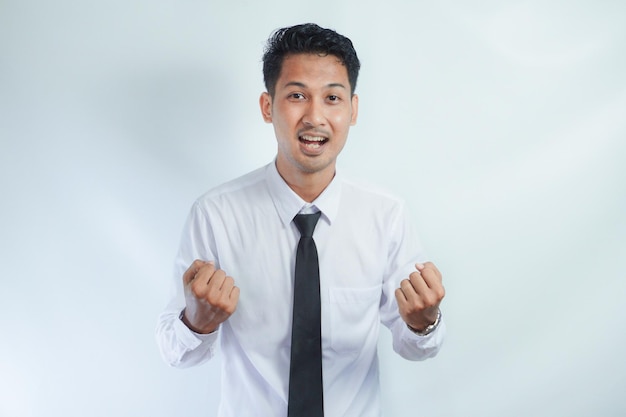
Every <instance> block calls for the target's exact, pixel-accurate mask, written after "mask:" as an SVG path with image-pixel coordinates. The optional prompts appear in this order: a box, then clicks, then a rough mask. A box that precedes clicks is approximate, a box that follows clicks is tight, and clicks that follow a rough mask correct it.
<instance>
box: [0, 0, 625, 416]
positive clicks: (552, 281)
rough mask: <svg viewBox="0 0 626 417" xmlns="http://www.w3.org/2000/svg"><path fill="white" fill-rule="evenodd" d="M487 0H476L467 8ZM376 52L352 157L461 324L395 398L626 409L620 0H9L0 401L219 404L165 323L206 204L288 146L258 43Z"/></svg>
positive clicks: (468, 410) (523, 411)
mask: <svg viewBox="0 0 626 417" xmlns="http://www.w3.org/2000/svg"><path fill="white" fill-rule="evenodd" d="M470 3H474V4H470ZM307 21H314V22H317V23H319V24H321V25H323V26H328V27H332V28H335V29H337V30H338V31H339V32H341V33H344V34H346V35H348V36H349V37H350V38H351V39H352V40H353V42H354V43H355V46H356V48H357V51H358V53H359V56H360V58H361V60H362V63H363V67H362V73H361V77H360V80H359V85H358V87H357V93H359V95H360V118H359V121H358V124H357V126H355V127H354V128H353V129H352V131H351V136H350V140H349V141H348V145H347V146H346V148H345V150H344V153H343V154H342V156H341V157H340V161H339V164H340V167H341V168H342V169H343V170H345V171H348V172H350V173H351V174H355V175H360V176H362V177H365V178H366V179H368V180H371V181H374V182H377V183H379V184H380V185H383V186H385V187H387V188H388V189H390V190H392V191H394V192H395V193H397V194H399V195H401V196H403V197H404V198H406V200H407V201H408V204H409V206H410V208H411V210H412V214H413V215H414V218H415V222H416V224H417V226H418V230H419V231H420V234H421V237H422V240H423V242H424V243H425V246H426V248H427V250H428V252H429V253H430V255H431V257H432V259H433V260H434V261H435V262H436V263H437V264H438V265H439V267H440V269H441V270H442V271H443V273H444V278H445V283H446V286H447V290H448V295H447V297H446V299H445V301H444V305H443V310H444V314H445V318H446V320H447V323H448V328H449V337H448V339H447V341H446V345H445V346H444V348H443V350H442V352H441V354H440V356H439V357H438V358H437V359H435V360H432V361H427V362H424V363H411V362H407V361H404V360H402V359H401V358H399V357H397V356H395V355H394V354H393V353H392V351H391V348H390V343H389V342H390V338H389V335H388V332H387V331H386V330H384V331H383V334H382V336H381V343H380V353H381V363H382V390H383V398H384V406H385V411H386V415H387V416H389V417H396V416H409V415H411V416H414V415H417V416H424V417H434V416H445V417H449V416H464V417H470V416H476V417H490V416H494V417H495V416H520V417H522V416H533V417H538V416H559V417H561V416H593V417H596V416H623V415H625V414H626V400H625V399H624V392H626V380H625V378H626V361H625V360H624V359H623V353H624V342H626V332H625V327H626V326H625V325H626V313H625V312H624V308H623V306H624V302H623V300H624V296H625V295H626V280H625V279H624V278H625V273H624V268H623V264H624V260H625V259H626V222H625V220H624V213H625V211H626V168H625V166H624V162H623V160H624V158H625V157H626V117H625V116H626V77H625V75H624V74H626V24H625V22H626V3H624V2H623V1H608V0H605V1H504V2H501V1H483V2H463V1H439V2H436V1H435V2H433V1H430V2H426V1H415V2H409V1H399V0H388V1H383V2H380V1H376V2H369V1H356V0H354V1H341V2H339V1H335V0H333V1H317V2H303V3H298V2H295V1H287V0H285V1H266V2H253V1H234V2H233V1H230V2H225V1H224V2H218V1H191V0H177V1H168V0H150V1H147V0H145V1H120V0H111V1H107V2H104V1H101V2H95V1H79V0H75V1H67V0H59V1H55V2H52V1H43V0H20V1H18V0H1V1H0V138H1V142H0V143H1V145H0V193H1V194H0V195H1V204H0V213H1V216H0V236H1V237H0V239H1V240H0V256H1V262H0V279H1V281H0V340H1V342H0V415H1V416H7V417H18V416H19V417H30V416H37V417H39V416H64V417H68V416H91V417H99V416H115V417H118V416H153V417H160V416H163V417H165V416H182V415H196V416H199V415H206V416H211V415H214V413H215V411H216V407H217V400H218V396H219V395H218V393H219V389H220V388H219V359H217V360H216V361H214V362H211V363H209V364H207V365H204V366H201V367H198V368H194V369H189V370H176V369H170V368H168V367H167V366H166V365H164V364H163V362H161V360H160V358H159V356H158V353H157V348H156V345H155V341H154V334H153V332H154V326H155V321H156V316H157V315H158V313H159V312H160V310H161V308H162V307H163V306H164V305H165V303H166V301H167V297H168V293H169V286H170V282H171V280H172V277H171V271H172V265H173V258H174V255H175V252H176V249H177V245H178V239H179V235H180V231H181V228H182V225H183V222H184V219H185V217H186V215H187V212H188V210H189V207H190V206H191V203H192V202H193V200H194V199H195V198H196V197H197V196H198V195H200V194H201V193H202V192H204V191H205V190H207V189H208V188H210V187H213V186H215V185H217V184H219V183H222V182H224V181H226V180H228V179H231V178H233V177H236V176H239V175H241V174H243V173H245V172H247V171H249V170H252V169H254V168H256V167H258V166H260V165H262V164H265V163H267V162H269V161H270V160H271V159H272V157H273V156H274V153H275V139H274V137H273V131H272V128H271V126H270V125H266V124H264V123H263V121H262V119H261V115H260V112H259V109H258V97H259V95H260V93H261V92H262V91H263V85H262V76H261V63H260V60H261V55H262V48H263V44H264V41H265V39H266V38H267V37H268V35H269V34H270V33H271V31H272V30H273V29H276V28H278V27H282V26H286V25H291V24H295V23H302V22H307Z"/></svg>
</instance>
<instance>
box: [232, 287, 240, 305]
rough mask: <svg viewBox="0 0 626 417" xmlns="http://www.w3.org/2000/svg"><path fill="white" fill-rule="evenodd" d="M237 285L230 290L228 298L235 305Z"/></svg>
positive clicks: (237, 295)
mask: <svg viewBox="0 0 626 417" xmlns="http://www.w3.org/2000/svg"><path fill="white" fill-rule="evenodd" d="M239 293H240V290H239V287H237V286H234V287H233V289H232V290H231V291H230V299H231V301H232V302H233V303H235V305H236V304H237V303H238V302H239Z"/></svg>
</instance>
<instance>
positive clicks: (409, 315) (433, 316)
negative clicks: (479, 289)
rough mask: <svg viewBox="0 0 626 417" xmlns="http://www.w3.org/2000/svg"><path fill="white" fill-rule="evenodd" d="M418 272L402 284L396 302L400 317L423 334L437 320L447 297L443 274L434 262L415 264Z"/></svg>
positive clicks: (413, 273)
mask: <svg viewBox="0 0 626 417" xmlns="http://www.w3.org/2000/svg"><path fill="white" fill-rule="evenodd" d="M415 268H416V269H417V271H415V272H412V273H411V275H409V278H408V279H403V280H402V282H400V288H398V289H397V290H396V300H398V307H399V309H400V316H401V317H402V319H403V320H404V321H405V322H406V324H408V325H409V327H410V328H411V329H413V330H415V331H417V332H421V331H423V330H424V329H426V327H428V326H429V325H431V324H433V323H434V322H435V320H437V314H438V312H439V304H440V303H441V300H442V299H443V297H444V296H445V295H446V291H445V289H444V288H443V284H442V282H441V281H442V280H441V272H439V270H438V269H437V267H436V266H435V265H434V264H433V263H432V262H426V263H425V264H415Z"/></svg>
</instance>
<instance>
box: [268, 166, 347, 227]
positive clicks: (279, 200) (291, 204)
mask: <svg viewBox="0 0 626 417" xmlns="http://www.w3.org/2000/svg"><path fill="white" fill-rule="evenodd" d="M265 177H266V181H267V185H268V188H269V191H270V195H271V196H272V200H273V201H274V206H275V207H276V211H277V212H278V215H279V216H280V219H281V221H282V222H283V224H284V225H285V226H287V225H288V224H289V223H291V221H292V220H293V218H294V217H295V216H296V214H298V213H299V212H300V211H301V210H302V209H303V208H304V207H307V206H310V205H313V206H315V207H317V208H318V209H319V210H320V211H321V212H322V218H323V219H325V220H326V221H327V222H328V223H329V224H332V222H333V220H334V219H335V217H336V216H337V211H338V210H339V199H340V196H341V178H340V177H339V175H338V174H337V172H335V176H334V177H333V179H332V180H331V182H330V184H328V186H327V187H326V188H325V189H324V191H322V193H321V194H320V195H319V196H318V197H317V198H316V199H315V200H314V201H313V202H312V203H311V204H309V203H307V202H306V201H304V200H303V199H302V198H300V196H299V195H298V194H296V193H295V192H294V191H293V190H292V189H291V188H290V187H289V185H287V183H286V182H285V180H283V178H282V177H281V176H280V174H279V173H278V169H277V168H276V161H275V160H274V161H273V162H272V163H271V164H269V165H268V166H267V168H266V170H265Z"/></svg>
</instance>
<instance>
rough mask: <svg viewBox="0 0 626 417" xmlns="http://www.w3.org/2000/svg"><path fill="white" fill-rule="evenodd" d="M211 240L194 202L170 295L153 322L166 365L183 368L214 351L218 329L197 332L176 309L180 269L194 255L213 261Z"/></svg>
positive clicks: (180, 290)
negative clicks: (154, 322) (191, 328)
mask: <svg viewBox="0 0 626 417" xmlns="http://www.w3.org/2000/svg"><path fill="white" fill-rule="evenodd" d="M212 242H213V239H212V229H211V226H210V223H209V221H208V218H207V216H206V214H205V213H204V212H203V210H202V209H201V208H200V206H199V205H198V204H197V203H196V204H194V206H193V207H192V209H191V212H190V214H189V216H188V218H187V222H186V224H185V227H184V229H183V234H182V238H181V243H180V248H179V251H178V255H177V257H176V262H175V268H174V277H173V282H172V291H171V292H172V297H171V300H170V302H169V303H168V305H167V307H166V308H165V309H164V311H163V312H162V313H161V314H160V315H159V317H158V320H157V326H156V339H157V344H158V346H159V350H160V352H161V356H162V357H163V360H164V361H165V362H166V363H167V364H168V365H170V366H174V367H180V368H186V367H190V366H194V365H199V364H201V363H204V362H206V361H208V360H209V359H211V358H212V357H213V356H214V355H215V351H216V349H217V341H218V335H219V329H218V330H217V331H215V332H213V333H211V334H208V335H202V334H197V333H195V332H193V331H191V330H190V329H189V328H188V327H187V326H186V325H185V324H184V323H183V322H182V321H181V320H180V313H181V312H182V310H183V309H184V308H185V297H184V292H183V291H184V289H183V282H182V280H183V278H182V277H183V273H184V272H185V271H186V270H187V268H188V267H189V265H191V263H193V261H194V260H195V259H201V260H205V261H216V262H217V259H216V257H215V256H214V253H215V245H214V244H213V243H212Z"/></svg>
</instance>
